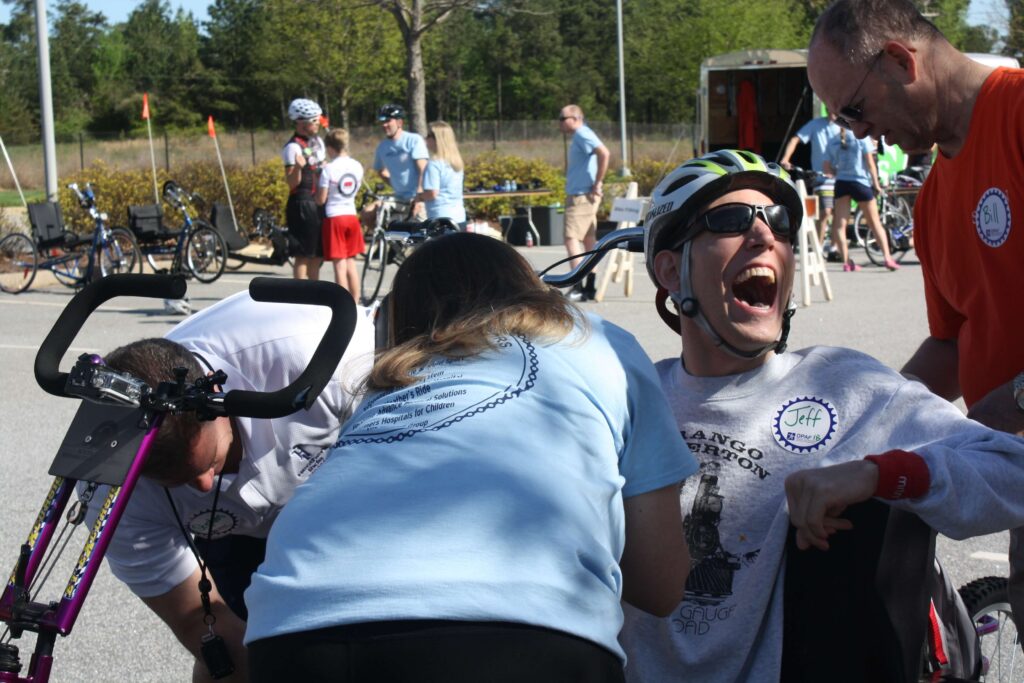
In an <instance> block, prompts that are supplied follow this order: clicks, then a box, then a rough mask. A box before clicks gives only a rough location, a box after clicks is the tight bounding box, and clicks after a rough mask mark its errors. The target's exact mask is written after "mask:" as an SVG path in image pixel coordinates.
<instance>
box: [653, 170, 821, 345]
mask: <svg viewBox="0 0 1024 683" xmlns="http://www.w3.org/2000/svg"><path fill="white" fill-rule="evenodd" d="M742 189H754V190H760V191H761V192H764V193H765V194H766V195H768V196H769V197H771V198H772V199H773V201H775V202H778V203H779V204H782V205H783V206H785V207H786V208H787V209H789V216H790V224H791V226H792V230H793V233H792V235H793V237H792V238H791V239H792V240H795V237H796V234H797V231H798V230H799V229H800V225H801V223H802V222H803V217H804V207H803V201H802V200H801V199H800V194H799V193H798V192H797V191H796V186H794V185H793V182H792V181H791V180H790V178H789V173H788V172H787V171H786V170H785V169H783V168H782V167H781V166H779V165H777V164H774V163H769V162H766V161H765V160H764V159H763V158H762V157H760V156H758V155H757V154H754V153H753V152H747V151H745V150H720V151H717V152H711V153H709V154H705V155H704V156H701V157H697V158H694V159H690V160H689V161H687V162H686V163H684V164H683V165H681V166H679V167H678V168H676V169H675V170H674V171H672V172H671V173H669V174H668V175H667V176H666V177H665V178H664V179H663V180H662V181H661V182H660V183H658V186H657V187H655V188H654V191H653V192H652V193H651V206H650V209H649V210H648V211H647V216H646V217H645V218H644V255H645V256H646V258H647V274H648V276H649V277H650V278H651V280H652V281H653V282H654V284H655V286H656V287H658V297H657V299H656V306H657V307H658V313H659V314H660V315H661V317H662V319H663V320H665V322H666V323H667V324H668V325H669V326H670V327H672V328H673V329H674V330H675V331H676V332H679V329H680V328H679V318H678V316H677V315H675V314H672V313H670V312H669V311H668V310H667V309H666V308H665V299H666V298H668V297H669V296H671V298H672V299H673V300H674V301H675V302H676V305H677V306H678V308H679V312H680V313H682V314H683V315H685V316H687V317H689V318H692V319H693V320H694V321H695V322H696V323H697V324H698V325H700V327H701V328H702V329H703V330H704V331H705V332H706V333H707V334H708V335H709V336H710V337H711V338H712V339H713V340H714V341H715V343H716V344H717V345H719V346H721V347H722V348H724V349H725V350H727V351H728V352H730V353H732V354H733V355H736V356H739V357H742V358H756V357H758V356H760V355H763V354H765V353H767V352H768V351H772V350H774V351H775V352H776V353H782V352H783V351H784V350H785V348H786V339H787V337H788V336H789V319H790V318H791V317H792V315H793V312H794V311H795V310H796V309H795V307H794V306H793V304H792V301H790V305H789V306H788V307H787V310H786V312H785V314H784V316H783V325H782V335H781V337H780V338H779V339H778V341H776V342H773V343H771V344H768V345H766V346H764V347H762V348H760V349H757V350H756V351H743V350H741V349H737V348H735V347H733V346H732V345H730V344H728V343H727V342H726V341H724V340H723V339H722V337H721V335H719V334H718V333H717V332H716V331H715V330H714V329H713V328H712V327H711V325H710V323H708V321H707V319H706V318H705V317H704V315H703V313H701V311H700V304H699V302H698V301H697V299H696V298H695V297H694V294H693V285H692V283H691V281H690V272H691V269H690V244H691V242H692V240H693V239H694V238H695V237H696V236H697V235H699V234H700V232H701V227H700V225H699V224H698V223H695V222H694V218H696V217H697V213H698V212H699V211H700V210H701V209H702V208H704V207H705V206H707V205H708V204H709V203H711V202H712V201H714V200H715V199H717V198H718V197H721V196H722V195H724V194H727V193H729V192H732V191H734V190H742ZM665 249H671V250H673V251H674V250H677V249H682V252H683V254H682V262H681V278H680V279H681V287H682V288H681V290H680V292H679V293H678V294H676V293H672V294H669V293H668V292H667V291H666V290H664V288H662V287H661V285H660V284H659V283H658V278H657V276H656V275H655V273H654V256H655V254H657V253H658V252H660V251H663V250H665ZM790 294H792V292H790Z"/></svg>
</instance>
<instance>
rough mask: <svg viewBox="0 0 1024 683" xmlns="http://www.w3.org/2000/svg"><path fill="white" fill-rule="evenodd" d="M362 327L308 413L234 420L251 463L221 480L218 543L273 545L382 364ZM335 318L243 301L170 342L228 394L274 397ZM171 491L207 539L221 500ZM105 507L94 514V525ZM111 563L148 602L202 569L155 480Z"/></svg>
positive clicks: (201, 316)
mask: <svg viewBox="0 0 1024 683" xmlns="http://www.w3.org/2000/svg"><path fill="white" fill-rule="evenodd" d="M357 318H358V321H359V322H358V325H357V327H356V330H355V333H354V334H353V336H352V341H351V342H350V343H349V346H348V349H347V350H346V351H345V355H344V356H343V357H342V361H341V363H340V364H339V365H338V368H337V370H336V371H335V373H334V376H333V377H332V378H331V381H330V382H329V383H328V384H327V386H326V387H325V388H324V390H323V392H322V393H321V394H320V397H319V398H318V399H317V400H316V403H314V404H313V405H312V406H311V407H310V409H309V410H303V411H299V412H297V413H294V414H292V415H289V416H286V417H282V418H277V419H273V420H257V419H254V418H247V417H235V418H232V419H233V420H234V421H235V424H236V426H237V427H238V436H239V437H240V438H241V440H242V452H243V457H242V461H241V464H240V466H239V471H238V473H237V474H225V475H224V477H223V479H222V482H221V493H220V497H219V498H218V500H217V510H216V515H215V517H214V519H213V520H212V522H213V538H222V537H224V536H227V535H229V534H240V535H245V536H254V537H257V538H263V537H266V535H267V534H268V533H269V531H270V526H271V524H272V523H273V522H274V520H275V519H276V518H277V513H278V512H279V511H280V510H281V508H282V507H283V506H284V504H285V503H286V502H288V500H289V499H290V498H291V496H292V492H293V491H294V490H295V488H296V487H297V486H298V485H299V484H300V483H302V482H303V481H305V480H306V479H307V478H308V477H309V476H310V475H311V474H312V473H313V472H314V471H315V470H316V469H317V468H318V467H319V466H320V465H321V464H322V463H323V461H324V458H325V457H326V456H327V452H328V449H329V448H330V447H331V445H333V444H334V442H335V440H336V439H337V437H338V433H339V431H340V430H341V425H342V423H343V422H345V420H347V419H348V418H349V416H350V415H351V414H352V411H353V409H354V407H355V405H356V403H357V400H356V398H354V396H353V389H354V388H355V386H356V385H357V384H358V383H359V382H360V381H361V380H362V379H363V378H364V377H365V376H366V374H367V373H368V372H369V369H370V367H371V364H372V360H373V326H372V324H371V323H370V322H369V320H368V319H367V316H366V315H365V314H364V311H362V310H360V311H359V314H358V316H357ZM329 319H330V311H329V310H328V309H327V308H324V307H322V306H301V305H293V304H276V303H261V302H256V301H253V300H252V299H251V298H250V297H249V294H248V292H241V293H239V294H235V295H234V296H231V297H228V298H227V299H224V300H223V301H220V302H218V303H217V304H215V305H213V306H211V307H209V308H207V309H205V310H203V311H201V312H199V313H197V314H195V315H194V316H193V317H191V318H189V319H188V320H185V321H184V322H182V323H181V324H180V325H178V326H177V327H175V328H174V329H173V330H171V331H170V333H168V335H167V338H168V339H172V340H174V341H176V342H178V343H179V344H182V345H183V346H185V347H186V348H188V349H189V350H191V351H194V352H196V353H198V354H199V355H201V356H202V357H203V358H204V359H205V360H206V361H207V362H209V363H210V364H211V365H212V366H213V367H214V369H221V370H224V372H226V373H227V375H228V379H227V381H226V382H225V383H224V389H225V391H231V390H232V389H247V390H250V391H272V390H275V389H280V388H282V387H284V386H286V385H287V384H289V383H291V382H292V381H294V379H295V378H296V377H298V375H299V374H300V373H301V372H302V371H303V370H304V369H305V368H306V365H307V363H308V361H309V358H310V357H311V356H312V355H313V351H314V349H315V348H316V346H317V344H318V343H319V342H320V338H321V337H322V336H323V333H324V330H325V329H326V327H327V322H328V320H329ZM200 363H201V364H202V362H201V361H200ZM243 368H244V370H243ZM170 491H171V496H172V498H173V499H174V505H175V507H176V508H177V509H178V514H179V516H180V517H181V521H182V522H183V523H184V524H185V526H186V528H188V529H189V530H191V531H192V532H193V533H196V534H200V535H202V536H203V537H205V536H206V534H207V529H208V526H209V524H210V522H211V508H212V504H213V495H214V492H213V491H212V490H211V491H209V492H207V493H202V492H200V491H198V490H196V489H194V488H192V487H191V486H178V487H175V488H173V489H170ZM104 496H106V488H105V487H100V491H98V492H97V493H96V495H95V496H94V497H93V500H94V501H97V500H103V497H104ZM96 507H97V506H96V505H92V506H91V507H90V522H91V518H92V517H93V516H94V512H95V510H94V508H96ZM107 560H108V561H109V563H110V569H111V571H113V573H114V575H115V576H116V577H117V578H118V579H120V580H121V581H123V582H124V583H126V584H128V587H129V588H131V590H132V592H134V593H135V594H136V595H138V596H140V597H153V596H157V595H162V594H164V593H166V592H167V591H169V590H171V589H172V588H174V587H175V586H177V585H178V584H180V583H181V582H182V581H184V580H185V579H186V578H188V577H189V575H191V574H192V572H193V571H194V570H195V569H196V567H197V564H196V560H195V557H194V556H193V554H192V552H191V551H190V550H189V548H188V545H187V544H186V541H185V538H184V537H183V536H182V533H181V529H180V528H179V527H178V524H177V522H176V521H175V519H174V514H173V513H172V511H171V506H170V504H169V503H168V502H167V496H166V494H165V493H164V491H163V490H162V487H161V486H159V485H158V484H156V483H154V482H153V481H151V480H149V479H147V478H146V477H141V478H140V479H139V483H138V485H137V487H136V489H135V491H134V492H133V494H132V498H131V501H130V502H129V504H128V507H127V509H126V510H125V514H124V517H122V519H121V522H120V524H119V525H118V527H117V531H116V532H115V534H114V537H113V539H112V541H111V544H110V547H109V549H108V551H107Z"/></svg>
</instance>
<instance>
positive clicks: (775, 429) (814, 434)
mask: <svg viewBox="0 0 1024 683" xmlns="http://www.w3.org/2000/svg"><path fill="white" fill-rule="evenodd" d="M838 428H839V416H838V414H837V413H836V409H835V408H834V407H833V406H832V404H831V403H829V402H828V401H826V400H825V399H823V398H818V397H817V396H799V397H797V398H793V399H790V400H789V401H786V402H785V403H783V404H782V406H781V407H780V408H779V409H778V410H777V411H775V415H774V417H773V418H772V436H773V437H775V442H776V443H778V444H779V445H780V446H782V447H783V448H785V449H786V450H787V451H789V452H791V453H814V452H816V451H824V450H825V449H827V448H828V447H829V446H830V445H831V442H832V440H833V438H834V437H835V434H836V430H837V429H838Z"/></svg>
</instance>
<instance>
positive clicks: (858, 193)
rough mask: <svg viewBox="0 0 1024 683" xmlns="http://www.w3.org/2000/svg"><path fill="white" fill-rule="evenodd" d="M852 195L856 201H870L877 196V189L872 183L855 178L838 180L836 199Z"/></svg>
mask: <svg viewBox="0 0 1024 683" xmlns="http://www.w3.org/2000/svg"><path fill="white" fill-rule="evenodd" d="M843 197H852V198H853V200H854V201H856V202H870V201H871V200H872V199H874V198H875V190H874V189H873V188H872V187H871V186H870V185H865V184H864V183H858V182H856V181H853V180H837V181H836V199H841V198H843Z"/></svg>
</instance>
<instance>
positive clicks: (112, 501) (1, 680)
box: [0, 413, 164, 683]
mask: <svg viewBox="0 0 1024 683" xmlns="http://www.w3.org/2000/svg"><path fill="white" fill-rule="evenodd" d="M163 417H164V416H163V414H162V413H158V414H156V415H155V416H154V418H153V423H152V425H151V426H150V428H149V430H148V431H147V432H146V435H145V436H144V437H143V439H142V443H141V444H140V445H139V448H138V450H137V451H136V453H135V458H134V460H132V464H131V467H129V469H128V474H127V475H126V476H125V480H124V483H123V484H121V486H112V487H111V488H110V492H109V493H108V494H107V497H106V498H105V499H104V501H103V506H102V507H101V508H100V511H99V514H98V515H97V517H96V521H95V522H93V525H92V530H91V531H90V533H89V538H88V539H87V540H86V542H85V545H84V546H83V548H82V553H81V554H80V555H79V557H78V562H77V563H76V564H75V568H74V570H73V571H72V573H71V578H70V579H69V580H68V584H67V587H65V589H64V594H63V595H62V596H61V599H60V601H59V602H54V603H50V607H52V608H53V609H50V608H47V607H46V606H45V605H42V606H41V607H42V608H43V609H45V611H44V612H43V613H42V614H41V615H40V616H38V617H32V616H28V617H26V616H25V615H21V614H19V609H20V608H21V607H22V606H24V604H25V600H24V595H25V591H26V590H27V587H28V586H30V585H31V584H32V579H33V578H34V577H35V574H36V571H37V570H38V569H39V565H40V564H41V563H42V561H43V557H44V555H45V554H46V550H47V548H48V547H49V545H50V541H51V540H52V538H53V534H54V531H55V530H56V527H57V525H58V524H59V523H60V518H61V515H62V514H63V512H64V508H65V507H67V504H68V501H69V500H70V499H71V494H72V492H73V491H74V489H75V486H76V484H77V483H78V480H77V479H68V478H65V477H55V478H54V481H53V485H52V486H51V487H50V492H49V493H48V494H47V496H46V500H45V501H44V502H43V506H42V509H41V510H40V511H39V516H38V517H37V518H36V522H35V525H34V526H33V527H32V531H31V533H29V535H28V540H26V541H25V545H27V546H28V547H29V550H30V555H29V558H28V563H27V566H26V569H25V577H24V582H25V586H23V587H22V588H21V590H19V588H18V587H17V586H16V577H17V573H18V568H17V567H15V570H14V571H13V572H11V576H10V578H9V579H8V581H7V585H6V587H5V588H4V592H3V595H2V596H0V621H2V622H4V623H7V624H11V623H12V622H13V623H14V624H15V628H22V629H24V630H26V631H35V632H36V633H37V634H38V635H37V638H36V648H35V651H34V652H33V653H32V659H31V661H30V662H29V667H28V675H27V676H20V675H18V674H17V673H11V672H6V671H0V683H47V681H49V679H50V670H51V669H52V667H53V654H52V653H53V643H54V640H55V638H56V636H57V635H61V636H66V635H68V634H69V633H71V628H72V627H73V626H74V625H75V620H76V619H77V618H78V614H79V612H81V610H82V605H83V604H84V603H85V597H86V595H88V593H89V587H90V586H92V582H93V579H94V578H96V573H97V572H98V571H99V569H100V565H101V564H102V562H103V557H104V555H105V554H106V552H107V547H108V546H109V545H110V539H111V538H112V537H113V535H114V531H115V530H116V529H117V525H118V523H119V522H120V521H121V516H122V515H123V514H124V510H125V508H126V507H127V505H128V500H129V499H130V498H131V494H132V491H134V490H135V484H136V483H137V482H138V480H139V476H140V475H141V474H142V466H143V465H144V464H145V462H146V457H147V456H148V455H149V449H150V446H151V445H152V443H153V439H155V438H156V434H157V432H158V431H159V430H160V425H161V423H162V422H163ZM19 595H21V596H22V597H21V599H19ZM36 606H39V605H38V604H37V605H36ZM23 619H24V621H22V620H23Z"/></svg>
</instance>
